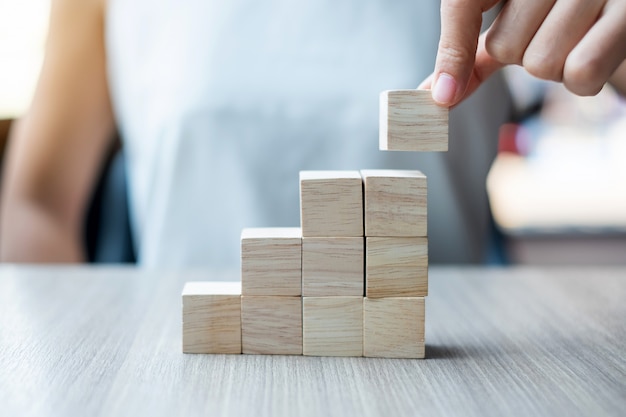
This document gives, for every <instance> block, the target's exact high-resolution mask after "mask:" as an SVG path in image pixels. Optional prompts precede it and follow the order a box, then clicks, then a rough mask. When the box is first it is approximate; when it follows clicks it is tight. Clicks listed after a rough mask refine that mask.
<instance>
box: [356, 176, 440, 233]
mask: <svg viewBox="0 0 626 417" xmlns="http://www.w3.org/2000/svg"><path fill="white" fill-rule="evenodd" d="M361 175H362V176H363V185H364V193H365V198H364V201H365V236H374V237H398V236H427V235H428V233H427V232H428V224H427V220H428V217H427V216H428V198H427V197H428V195H427V192H428V184H427V179H426V176H425V175H424V174H422V173H421V172H420V171H402V170H362V171H361Z"/></svg>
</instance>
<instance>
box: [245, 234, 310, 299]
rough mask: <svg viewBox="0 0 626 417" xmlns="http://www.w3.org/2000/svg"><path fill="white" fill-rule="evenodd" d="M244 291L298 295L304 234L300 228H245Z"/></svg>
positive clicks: (255, 293) (300, 289) (259, 293)
mask: <svg viewBox="0 0 626 417" xmlns="http://www.w3.org/2000/svg"><path fill="white" fill-rule="evenodd" d="M241 283H242V291H243V293H242V294H243V295H280V296H297V295H300V294H301V291H302V238H301V232H300V229H299V228H296V227H284V228H280V227H277V228H258V229H243V231H242V232H241Z"/></svg>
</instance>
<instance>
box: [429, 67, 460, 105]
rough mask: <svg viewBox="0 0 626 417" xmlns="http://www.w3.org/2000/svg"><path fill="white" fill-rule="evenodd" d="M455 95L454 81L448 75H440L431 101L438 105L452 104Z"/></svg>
mask: <svg viewBox="0 0 626 417" xmlns="http://www.w3.org/2000/svg"><path fill="white" fill-rule="evenodd" d="M455 94H456V81H455V80H454V78H452V77H451V76H450V75H448V74H445V73H442V74H439V78H437V83H436V84H435V88H433V99H434V100H435V101H436V102H437V103H439V104H452V100H454V96H455Z"/></svg>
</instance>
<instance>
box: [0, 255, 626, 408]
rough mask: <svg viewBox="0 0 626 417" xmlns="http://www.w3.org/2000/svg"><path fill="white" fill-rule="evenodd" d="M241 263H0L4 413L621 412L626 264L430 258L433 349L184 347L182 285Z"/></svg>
mask: <svg viewBox="0 0 626 417" xmlns="http://www.w3.org/2000/svg"><path fill="white" fill-rule="evenodd" d="M239 274H240V272H239V270H238V268H236V267H234V268H233V269H232V270H230V271H223V270H217V269H214V270H211V269H208V270H200V271H153V270H152V271H150V270H138V269H132V268H110V267H109V268H89V267H13V266H6V265H5V266H0V415H2V416H20V417H31V416H32V417H35V416H37V417H48V416H50V417H53V416H64V417H74V416H93V417H101V416H119V417H126V416H129V417H136V416H152V417H161V416H174V415H184V416H191V417H194V416H206V415H215V416H252V415H253V416H258V417H266V416H303V417H313V416H324V417H326V416H331V417H333V416H344V417H345V416H347V417H351V416H359V417H361V416H363V417H378V416H385V417H387V416H396V417H414V416H416V415H426V416H459V415H462V416H468V417H474V416H480V417H500V416H513V417H517V416H523V417H526V416H548V417H551V416H558V417H560V416H572V417H583V416H609V417H613V416H614V417H621V416H623V414H624V409H626V398H625V396H624V393H625V392H626V377H625V376H626V356H625V355H624V346H626V327H625V325H624V317H626V303H624V300H625V299H626V268H606V267H605V268H597V267H596V268H589V267H580V266H577V267H575V268H574V267H551V268H528V267H526V268H504V269H503V268H442V267H436V266H435V267H431V270H430V276H431V282H430V295H429V297H428V299H427V321H426V340H427V346H426V356H427V357H426V359H425V360H405V359H376V358H329V357H311V356H265V355H184V354H182V353H181V351H180V337H181V311H180V294H181V290H182V288H183V284H184V282H186V281H192V280H200V281H202V280H220V279H223V280H235V281H238V280H239Z"/></svg>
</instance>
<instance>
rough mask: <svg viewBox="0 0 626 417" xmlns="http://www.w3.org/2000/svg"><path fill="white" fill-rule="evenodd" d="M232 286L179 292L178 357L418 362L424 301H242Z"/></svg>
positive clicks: (199, 285)
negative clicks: (260, 356)
mask: <svg viewBox="0 0 626 417" xmlns="http://www.w3.org/2000/svg"><path fill="white" fill-rule="evenodd" d="M240 294H241V285H240V284H239V283H235V282H190V283H187V284H186V285H185V288H184V290H183V352H185V353H234V354H237V353H250V354H279V355H281V354H282V355H302V354H304V355H310V356H369V357H386V358H423V357H424V310H425V306H424V298H423V297H393V298H364V297H348V296H346V297H303V298H302V297H278V296H241V295H240Z"/></svg>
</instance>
